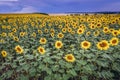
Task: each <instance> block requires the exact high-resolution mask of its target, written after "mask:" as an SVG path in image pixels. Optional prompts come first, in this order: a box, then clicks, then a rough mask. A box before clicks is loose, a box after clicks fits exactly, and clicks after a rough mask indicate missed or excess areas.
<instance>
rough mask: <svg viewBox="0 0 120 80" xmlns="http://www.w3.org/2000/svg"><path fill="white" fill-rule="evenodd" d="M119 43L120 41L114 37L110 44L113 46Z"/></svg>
mask: <svg viewBox="0 0 120 80" xmlns="http://www.w3.org/2000/svg"><path fill="white" fill-rule="evenodd" d="M118 43H119V39H118V38H116V37H113V38H112V39H111V40H110V44H111V45H112V46H115V45H118Z"/></svg>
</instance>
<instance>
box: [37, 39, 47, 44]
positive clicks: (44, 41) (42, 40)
mask: <svg viewBox="0 0 120 80" xmlns="http://www.w3.org/2000/svg"><path fill="white" fill-rule="evenodd" d="M39 42H40V43H41V44H46V42H47V40H46V38H40V40H39Z"/></svg>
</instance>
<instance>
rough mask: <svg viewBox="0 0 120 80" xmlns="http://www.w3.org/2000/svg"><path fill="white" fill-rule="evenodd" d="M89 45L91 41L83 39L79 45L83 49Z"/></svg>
mask: <svg viewBox="0 0 120 80" xmlns="http://www.w3.org/2000/svg"><path fill="white" fill-rule="evenodd" d="M90 46H91V43H90V42H89V41H83V42H81V47H82V48H83V49H88V48H90Z"/></svg>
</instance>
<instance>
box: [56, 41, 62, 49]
mask: <svg viewBox="0 0 120 80" xmlns="http://www.w3.org/2000/svg"><path fill="white" fill-rule="evenodd" d="M62 46H63V43H62V42H61V41H56V42H55V47H56V48H57V49H60V48H62Z"/></svg>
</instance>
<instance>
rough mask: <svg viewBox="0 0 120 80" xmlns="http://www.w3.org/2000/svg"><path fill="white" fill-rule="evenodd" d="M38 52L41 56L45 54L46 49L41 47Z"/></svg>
mask: <svg viewBox="0 0 120 80" xmlns="http://www.w3.org/2000/svg"><path fill="white" fill-rule="evenodd" d="M37 50H38V52H39V53H40V54H42V55H43V54H45V49H44V48H43V47H41V46H39V47H38V49H37Z"/></svg>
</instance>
